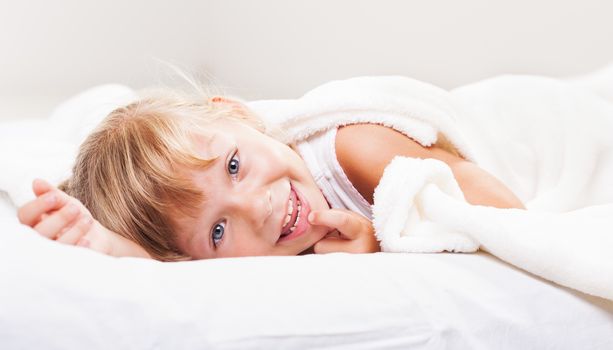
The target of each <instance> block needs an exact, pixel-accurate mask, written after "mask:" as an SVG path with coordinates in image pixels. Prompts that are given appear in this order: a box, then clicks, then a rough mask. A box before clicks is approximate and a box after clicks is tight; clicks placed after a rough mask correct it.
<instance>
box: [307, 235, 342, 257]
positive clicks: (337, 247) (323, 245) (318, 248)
mask: <svg viewBox="0 0 613 350" xmlns="http://www.w3.org/2000/svg"><path fill="white" fill-rule="evenodd" d="M348 242H351V241H348V240H346V239H342V238H324V239H322V240H320V241H319V242H317V243H315V245H314V246H313V251H314V252H315V254H328V253H337V252H344V251H346V250H347V244H348Z"/></svg>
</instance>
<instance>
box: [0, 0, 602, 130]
mask: <svg viewBox="0 0 613 350" xmlns="http://www.w3.org/2000/svg"><path fill="white" fill-rule="evenodd" d="M612 17H613V1H610V0H582V1H579V0H577V1H564V0H558V1H555V0H515V1H492V0H462V1H451V0H449V1H442V0H429V1H411V0H406V1H402V0H378V1H374V0H372V1H365V0H308V1H290V0H259V1H258V0H216V1H213V0H210V1H207V0H183V1H181V0H177V1H154V0H148V1H147V0H132V1H130V0H128V1H89V0H56V1H43V0H38V1H6V0H0V29H1V30H0V50H1V54H0V120H9V119H18V118H26V117H44V116H46V115H48V114H49V112H50V111H51V109H52V107H53V106H54V105H55V104H57V103H58V102H60V101H62V100H64V99H66V98H67V97H69V96H71V95H72V94H75V93H77V92H79V91H82V90H84V89H86V88H88V87H91V86H94V85H97V84H102V83H121V84H126V85H129V86H131V87H134V88H141V87H146V86H151V85H156V84H159V83H161V82H164V83H166V84H168V81H169V80H172V79H171V78H170V77H171V76H172V73H171V72H170V71H169V70H168V68H165V66H164V64H162V63H160V60H162V61H166V62H170V63H173V64H175V65H177V66H178V67H180V68H182V69H185V70H187V71H189V72H191V73H194V74H197V75H199V76H200V77H207V78H209V79H210V81H212V82H213V83H214V84H215V85H216V86H217V87H220V88H222V89H223V90H224V91H226V92H227V93H229V94H233V95H238V96H240V97H243V98H246V99H260V98H288V97H298V96H300V95H301V94H302V93H304V92H305V91H307V90H308V89H311V88H313V87H315V86H317V85H319V84H321V83H323V82H326V81H329V80H332V79H343V78H348V77H352V76H357V75H381V74H401V75H407V76H411V77H414V78H417V79H420V80H424V81H428V82H431V83H434V84H436V85H439V86H441V87H444V88H453V87H456V86H459V85H462V84H466V83H470V82H473V81H476V80H479V79H483V78H486V77H490V76H493V75H496V74H502V73H521V74H540V75H550V76H556V77H563V76H572V75H578V74H583V73H587V72H589V71H591V70H593V69H596V68H599V67H601V66H603V65H605V64H606V63H609V62H611V61H613V18H612Z"/></svg>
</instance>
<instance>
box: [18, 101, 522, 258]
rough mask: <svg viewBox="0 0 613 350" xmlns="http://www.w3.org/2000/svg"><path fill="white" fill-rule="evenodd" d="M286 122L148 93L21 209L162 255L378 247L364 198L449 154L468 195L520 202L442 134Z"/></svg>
mask: <svg viewBox="0 0 613 350" xmlns="http://www.w3.org/2000/svg"><path fill="white" fill-rule="evenodd" d="M281 133H282V131H281V130H274V129H273V128H271V127H270V126H266V125H264V123H263V122H262V120H261V119H260V118H258V116H257V115H255V114H254V113H253V112H251V111H250V110H249V109H248V108H247V107H246V106H245V105H244V104H242V103H240V102H238V101H235V100H232V99H228V98H223V97H213V98H209V99H206V98H201V99H192V98H190V97H188V96H182V95H178V94H161V95H155V96H150V97H145V98H142V99H140V100H138V101H136V102H133V103H131V104H129V105H127V106H125V107H121V108H118V109H116V110H115V111H113V112H112V113H111V114H110V115H109V116H108V117H107V118H106V119H105V120H104V121H103V122H102V123H101V125H100V126H99V127H98V128H97V129H96V130H95V131H94V132H93V133H92V134H91V135H90V136H89V137H88V138H87V139H86V140H85V142H84V143H83V144H82V146H81V148H80V151H79V155H78V157H77V160H76V163H75V166H74V169H73V176H72V177H71V178H70V179H68V180H67V181H65V182H64V183H63V184H61V185H60V186H59V188H55V187H53V186H52V185H50V184H49V183H47V182H45V181H42V180H36V181H34V183H33V186H32V187H33V191H34V193H35V195H36V198H35V199H34V200H32V201H31V202H29V203H27V204H25V205H24V206H22V207H21V208H20V209H19V211H18V216H19V220H20V221H21V222H22V223H23V224H26V225H28V226H31V227H33V228H34V229H35V230H36V231H37V232H39V233H40V234H41V235H43V236H45V237H47V238H49V239H53V240H56V241H58V242H61V243H66V244H71V245H79V246H84V247H89V248H91V249H94V250H96V251H100V252H102V253H105V254H109V255H113V256H137V257H147V258H153V259H158V260H162V261H180V260H189V259H206V258H219V257H236V256H256V255H298V254H303V253H312V252H314V253H328V252H353V253H366V252H376V251H379V245H378V242H377V240H376V238H375V235H374V232H373V227H372V224H371V221H370V220H371V213H370V207H369V206H370V204H372V202H373V192H374V189H375V187H376V186H377V184H378V183H379V180H380V178H381V176H382V174H383V170H384V168H385V166H386V165H387V164H388V163H389V162H390V161H391V159H392V158H394V157H395V156H398V155H400V156H407V157H416V158H434V159H438V160H440V161H443V162H445V163H446V164H447V165H449V167H450V168H451V170H452V172H453V174H454V176H455V178H456V180H457V181H458V184H459V185H460V188H461V189H462V191H463V193H464V195H465V198H466V200H467V201H468V202H469V203H471V204H479V205H488V206H494V207H500V208H523V205H522V203H521V202H520V200H519V199H518V198H517V197H516V196H515V195H514V194H513V193H512V192H511V191H510V190H509V189H508V188H507V187H506V186H505V185H504V184H502V182H500V181H499V180H497V179H496V178H494V177H493V176H492V175H491V174H489V173H487V172H486V171H485V170H483V169H481V168H479V167H478V166H476V165H475V164H474V163H471V162H469V161H467V160H465V159H464V158H463V157H462V156H461V155H460V154H459V153H458V152H457V150H456V149H455V148H454V147H453V146H452V145H451V144H450V143H449V142H447V141H446V140H445V138H444V137H443V135H440V137H439V141H438V142H437V143H436V144H434V145H432V146H431V147H424V146H422V145H420V144H419V143H417V142H415V141H414V140H412V139H411V138H409V137H407V136H405V135H404V134H402V133H400V132H398V131H396V130H394V129H392V128H389V127H386V126H382V125H378V124H365V123H357V124H352V125H347V126H344V127H340V128H338V129H337V128H333V129H331V130H328V131H324V132H320V133H318V134H315V135H313V136H311V137H309V138H308V139H306V140H305V141H302V142H299V143H296V144H290V145H287V144H284V143H282V142H280V141H278V139H279V138H278V135H280V134H281ZM408 176H410V174H409V175H408Z"/></svg>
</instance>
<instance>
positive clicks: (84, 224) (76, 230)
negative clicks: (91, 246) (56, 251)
mask: <svg viewBox="0 0 613 350" xmlns="http://www.w3.org/2000/svg"><path fill="white" fill-rule="evenodd" d="M93 222H94V220H93V219H92V217H91V216H89V215H87V216H84V217H82V218H80V220H79V221H77V222H76V223H75V224H74V225H73V226H72V227H70V228H68V230H67V231H66V232H64V233H62V234H61V235H60V237H59V238H58V239H56V241H58V242H60V243H64V244H71V245H75V244H77V242H79V240H80V239H81V238H82V237H83V236H85V234H86V233H87V232H88V231H89V230H90V229H91V227H92V224H93Z"/></svg>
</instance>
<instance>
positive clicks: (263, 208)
mask: <svg viewBox="0 0 613 350" xmlns="http://www.w3.org/2000/svg"><path fill="white" fill-rule="evenodd" d="M231 197H232V198H231V199H230V206H231V210H232V211H235V213H236V214H238V215H240V217H241V218H243V220H245V221H247V222H248V223H249V224H250V225H251V227H253V228H254V229H260V228H263V227H264V225H265V223H266V220H267V219H268V217H269V216H270V215H271V214H272V203H271V192H270V189H269V188H258V189H252V190H248V191H246V190H245V189H242V190H239V189H237V191H234V192H233V193H232V196H231Z"/></svg>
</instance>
